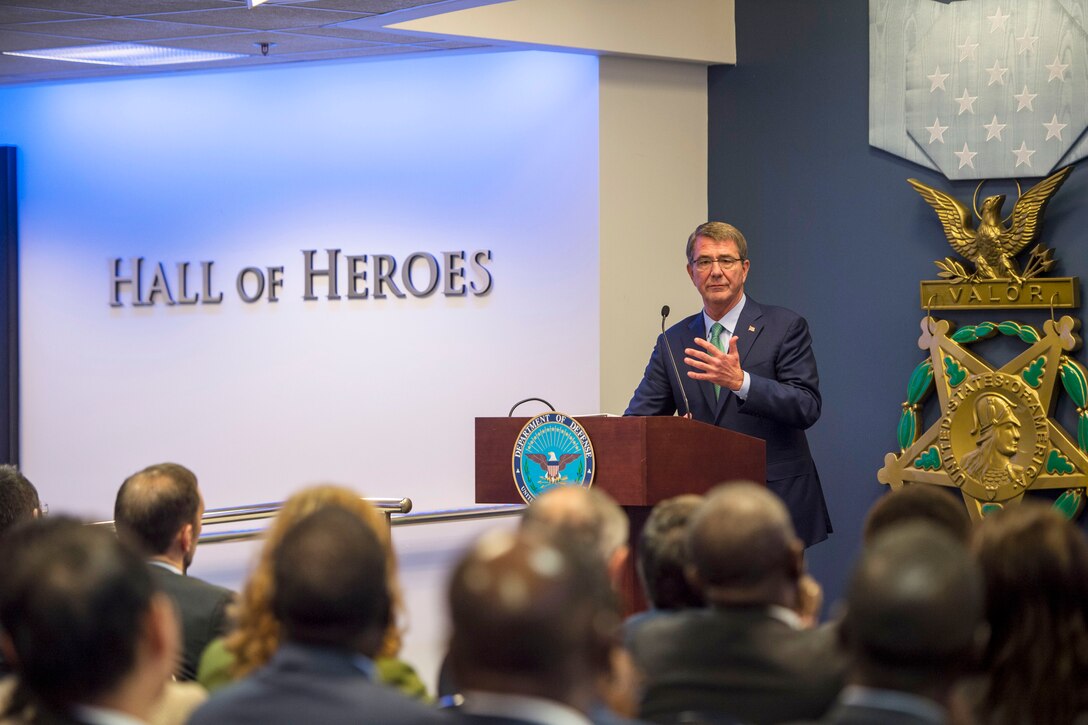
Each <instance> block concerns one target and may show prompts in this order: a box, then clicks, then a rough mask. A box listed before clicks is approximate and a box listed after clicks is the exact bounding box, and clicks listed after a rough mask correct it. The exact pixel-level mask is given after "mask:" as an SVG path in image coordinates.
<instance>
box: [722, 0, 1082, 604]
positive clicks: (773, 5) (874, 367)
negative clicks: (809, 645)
mask: <svg viewBox="0 0 1088 725" xmlns="http://www.w3.org/2000/svg"><path fill="white" fill-rule="evenodd" d="M736 22H737V65H736V66H735V67H715V68H711V70H710V74H709V93H710V99H709V100H710V178H709V190H708V195H709V196H708V200H709V210H710V218H712V219H720V220H724V221H729V222H732V223H734V224H736V225H737V226H738V227H739V228H740V229H741V230H742V231H743V232H744V234H745V236H746V237H747V238H748V242H749V245H750V253H751V258H752V270H751V273H750V275H749V278H748V286H747V289H748V292H749V294H751V295H752V296H753V297H754V298H756V299H759V300H760V301H762V302H768V303H771V304H780V305H784V306H786V307H790V308H792V309H795V310H797V311H799V312H801V313H802V314H804V315H805V316H806V317H807V318H808V320H809V323H810V324H811V327H812V335H813V339H814V346H815V351H816V356H817V360H818V362H819V365H820V377H821V385H820V387H821V390H822V392H823V396H824V407H823V416H822V418H821V419H820V421H819V422H818V423H817V424H816V426H815V427H813V428H812V430H811V431H810V432H809V440H810V442H811V444H812V447H813V454H814V455H815V457H816V463H817V466H818V467H819V469H820V474H821V476H822V478H823V481H824V491H825V493H826V495H827V498H828V504H829V506H830V508H831V516H832V521H833V523H834V525H835V534H833V535H832V537H831V539H830V540H829V541H827V542H825V543H823V544H820V545H818V546H816V547H815V548H814V549H812V550H811V552H810V554H809V565H810V568H811V569H812V571H813V572H814V574H815V575H816V576H817V578H818V579H820V580H821V581H822V582H823V584H824V586H825V589H826V591H827V594H828V598H829V600H834V599H836V598H838V596H839V594H840V593H841V591H842V588H843V583H844V580H845V577H846V576H847V574H848V570H849V566H850V564H851V563H852V561H853V559H854V557H855V554H856V552H857V549H858V545H859V532H860V527H861V522H862V519H863V517H864V515H865V512H866V511H867V510H868V508H869V507H870V505H871V504H872V503H873V501H875V500H876V499H877V497H879V496H880V495H882V494H883V493H884V491H885V490H886V488H887V487H885V486H883V485H882V484H880V483H878V482H877V480H876V471H877V470H878V469H879V468H880V467H881V465H882V462H883V458H884V454H885V453H887V452H889V451H893V450H895V451H897V450H898V448H897V445H896V437H895V431H896V424H897V422H898V416H899V412H900V404H901V403H902V402H903V401H904V400H905V398H906V389H907V380H908V378H909V377H910V373H911V371H912V370H913V368H914V366H915V365H917V364H918V363H919V362H920V361H921V360H922V359H923V353H922V351H921V350H919V349H918V347H917V339H918V335H919V321H920V320H921V318H922V315H923V312H922V310H921V309H920V307H919V292H918V282H919V280H922V279H936V272H937V270H936V268H935V267H934V266H933V260H936V259H942V258H944V257H946V256H951V250H950V249H949V247H948V245H947V243H946V242H945V241H944V237H943V234H942V233H941V231H940V228H939V226H938V223H937V219H936V215H935V214H934V213H933V211H932V210H931V209H930V208H929V207H928V206H927V205H926V204H925V203H924V202H923V201H922V200H921V197H919V196H918V194H917V193H916V192H915V191H914V190H913V189H911V188H910V187H909V186H908V185H907V183H906V179H907V178H908V177H914V178H918V179H920V180H921V181H922V182H924V183H927V184H929V185H931V186H936V187H938V188H942V189H947V190H951V191H952V192H953V193H955V194H956V195H957V196H958V197H959V198H960V199H963V200H967V199H970V197H971V194H972V193H973V192H974V189H975V186H976V184H975V182H960V183H957V184H951V183H950V182H948V181H947V180H945V179H944V177H943V176H941V175H940V174H938V173H936V172H932V171H929V170H927V169H923V168H921V167H919V166H915V165H914V164H911V163H909V162H907V161H905V160H903V159H900V158H897V157H894V156H891V155H890V154H887V153H884V152H882V151H878V150H876V149H874V148H871V147H870V146H869V143H868V103H869V98H868V95H869V94H868V75H869V66H868V53H869V48H868V42H869V40H868V3H867V2H866V1H865V0H835V1H834V2H831V1H826V0H825V1H822V2H813V0H736ZM1035 181H1037V179H1030V180H1028V183H1027V184H1025V188H1026V187H1027V186H1028V185H1030V184H1031V183H1034V182H1035ZM1006 186H1007V185H1006V184H996V185H995V186H994V187H992V188H991V187H990V186H989V185H987V188H986V189H985V191H984V193H987V194H988V193H1000V192H1006V191H1010V190H1011V193H1012V194H1013V195H1015V187H1011V189H1009V188H1006ZM1086 192H1088V169H1083V168H1082V169H1077V170H1076V171H1075V172H1074V173H1073V175H1072V177H1070V180H1069V181H1068V182H1067V183H1066V184H1065V186H1064V187H1063V188H1062V189H1061V190H1060V191H1059V192H1058V194H1057V196H1056V197H1054V201H1053V202H1052V203H1051V204H1050V206H1049V207H1048V209H1047V214H1046V221H1045V224H1044V227H1043V232H1042V235H1043V236H1042V240H1043V241H1044V242H1045V243H1047V244H1048V246H1050V247H1052V248H1054V249H1055V253H1056V257H1057V258H1058V266H1057V268H1056V269H1054V270H1052V272H1051V274H1054V275H1070V276H1080V277H1082V278H1088V254H1086V252H1088V239H1085V238H1084V234H1083V230H1084V229H1085V228H1086V227H1088V204H1086V203H1085V202H1086V201H1088V193H1086ZM1012 198H1013V199H1015V196H1013V197H1012ZM1010 209H1011V201H1010V202H1008V203H1007V205H1006V212H1008V211H1009V210H1010ZM1074 314H1075V315H1077V316H1079V314H1080V313H1079V311H1078V312H1076V313H1074ZM937 316H942V317H946V318H947V319H950V320H952V321H953V322H954V323H955V324H967V323H971V322H978V321H980V320H982V319H998V320H1001V319H1015V320H1019V321H1023V322H1029V323H1032V324H1036V325H1041V322H1042V320H1043V319H1044V318H1045V317H1046V316H1048V315H1042V314H1035V313H1023V312H1021V313H1017V312H1009V311H993V312H987V313H975V314H965V313H959V312H946V313H937ZM1039 329H1040V331H1041V327H1040V328H1039ZM973 349H974V350H976V351H977V352H979V353H981V354H982V355H984V356H986V357H988V358H990V359H992V360H995V361H999V362H1003V361H1004V360H1005V359H1007V358H1009V357H1011V356H1012V354H1013V353H1015V352H1019V351H1020V350H1022V349H1023V347H1022V346H1020V343H1016V344H1015V345H1014V344H1013V343H1012V342H1010V341H1008V340H1004V339H1002V340H996V341H993V342H992V343H991V342H987V343H980V345H979V346H976V347H975V348H973ZM1076 357H1077V358H1078V359H1079V360H1081V362H1082V363H1083V362H1084V351H1083V350H1081V351H1078V352H1077V353H1076ZM1063 397H1064V396H1063ZM1067 403H1068V401H1067V400H1063V402H1062V405H1061V407H1060V409H1059V417H1061V418H1063V419H1066V420H1068V419H1069V417H1070V413H1071V410H1070V408H1069V406H1068V405H1067ZM930 415H931V416H932V413H931V414H930ZM1067 427H1068V426H1067Z"/></svg>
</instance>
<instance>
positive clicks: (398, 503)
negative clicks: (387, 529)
mask: <svg viewBox="0 0 1088 725" xmlns="http://www.w3.org/2000/svg"><path fill="white" fill-rule="evenodd" d="M361 498H362V499H363V500H364V501H367V502H368V503H370V505H372V506H373V507H374V508H376V509H378V510H379V511H381V512H383V513H385V514H386V515H387V516H388V515H391V514H406V513H408V512H409V511H411V510H412V499H410V498H366V497H361ZM283 504H284V502H283V501H279V502H276V503H254V504H248V505H245V506H230V507H228V508H218V509H208V510H207V511H205V512H204V517H203V518H202V519H201V520H200V521H201V523H202V525H204V526H214V525H216V524H234V523H238V522H240V521H256V520H258V519H270V518H272V517H274V516H275V515H276V514H277V513H279V511H280V509H281V508H283ZM113 523H114V522H113V521H112V520H110V521H95V522H94V523H93V524H92V526H113ZM228 533H229V532H228ZM209 536H211V535H209ZM200 540H201V541H204V537H203V536H201V537H200Z"/></svg>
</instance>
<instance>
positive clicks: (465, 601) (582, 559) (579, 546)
mask: <svg viewBox="0 0 1088 725" xmlns="http://www.w3.org/2000/svg"><path fill="white" fill-rule="evenodd" d="M43 510H47V509H44V506H43V504H42V503H41V502H40V500H39V497H38V493H37V491H36V490H35V488H34V486H33V485H31V483H30V482H29V481H28V480H27V479H26V478H25V476H23V475H22V474H21V473H20V472H19V471H18V470H17V469H15V468H13V467H11V466H0V675H2V676H3V679H0V723H5V724H7V723H13V724H14V723H52V724H57V725H63V724H65V723H70V724H82V725H126V724H127V725H132V724H133V723H155V724H156V725H174V724H180V723H186V722H189V723H194V724H195V725H216V724H219V723H239V724H243V723H254V724H257V723H261V724H272V725H275V724H278V723H306V724H310V723H313V724H315V725H317V724H321V725H324V724H326V723H328V724H337V723H345V724H346V723H382V724H387V725H400V724H402V723H403V724H410V723H420V724H421V725H426V724H427V723H443V722H445V723H478V724H480V725H484V724H491V725H504V724H505V725H534V724H535V725H589V724H590V723H593V724H595V725H621V724H622V723H636V722H649V723H660V724H662V725H680V724H681V723H686V724H689V725H699V724H704V725H727V724H728V725H732V724H734V723H738V724H739V723H756V724H761V723H788V722H820V723H841V724H847V723H892V724H897V723H902V724H910V723H917V724H919V725H923V724H927V723H953V724H963V725H970V724H973V723H995V724H998V725H1006V724H1007V725H1021V724H1023V723H1054V724H1058V725H1073V724H1074V723H1088V540H1086V539H1085V537H1084V535H1083V533H1082V532H1081V531H1080V530H1079V529H1077V528H1076V526H1075V525H1073V524H1072V523H1071V522H1070V521H1069V520H1068V519H1067V518H1065V517H1064V516H1062V515H1060V514H1058V513H1056V512H1054V511H1053V510H1052V509H1050V508H1048V507H1046V506H1043V505H1040V504H1034V503H1030V502H1025V503H1022V504H1020V505H1017V506H1010V507H1008V508H1007V509H1006V510H1002V511H998V512H996V513H994V514H991V515H989V516H987V517H986V518H985V519H983V520H982V521H980V522H978V523H976V524H972V522H971V520H970V519H969V517H968V516H967V513H966V512H965V510H964V507H963V504H962V503H961V502H959V500H958V499H957V498H955V497H954V496H952V495H949V492H947V491H945V490H942V489H938V488H933V487H923V486H909V487H904V488H902V489H899V490H897V491H892V492H890V493H888V494H887V495H885V496H883V497H882V498H881V499H880V500H879V501H878V502H877V504H876V505H875V506H874V507H873V509H872V510H871V511H870V513H869V515H868V517H867V519H866V521H865V526H864V531H863V545H862V549H861V551H860V552H858V553H857V555H856V559H855V562H854V565H853V569H852V574H851V576H850V580H849V583H848V586H847V590H846V594H845V597H844V599H843V601H841V602H835V603H833V606H832V607H831V611H832V613H833V615H832V617H831V618H830V620H829V621H827V622H821V621H820V613H821V610H822V596H821V591H820V586H819V584H818V583H816V582H815V581H814V580H813V579H812V577H811V576H809V575H808V574H806V572H805V560H804V548H803V545H802V543H801V541H800V540H799V539H798V538H797V536H796V534H795V532H794V530H793V526H792V524H791V522H790V517H789V514H788V512H787V511H786V509H785V507H784V506H783V504H782V502H781V501H780V500H779V499H778V498H776V497H775V495H774V494H773V493H771V492H769V491H768V490H767V489H766V488H764V487H762V486H758V485H755V484H752V483H744V482H732V483H729V484H726V485H723V486H720V487H718V488H717V489H715V490H713V491H711V492H710V493H708V494H707V495H706V496H696V495H686V496H680V497H677V498H674V499H670V500H668V501H664V502H662V503H661V504H659V505H658V506H656V507H655V508H654V509H653V510H652V511H651V512H650V513H649V517H648V519H647V520H646V522H645V525H644V527H643V528H642V531H641V534H640V535H639V537H638V542H637V546H636V551H635V552H634V553H633V555H634V556H635V557H636V564H637V570H638V576H639V579H640V583H641V585H642V587H643V590H644V592H645V596H646V598H647V600H648V601H649V603H650V608H649V609H648V610H647V611H644V612H640V613H638V614H635V615H632V616H630V617H628V618H627V619H626V620H623V619H622V618H621V615H620V613H621V609H620V604H619V596H618V592H619V590H620V587H621V582H622V581H623V578H624V575H625V572H626V571H627V566H628V558H629V557H630V556H632V552H630V551H629V547H628V541H629V522H628V517H627V514H626V513H625V512H624V511H623V510H622V509H621V508H620V507H619V506H617V505H616V504H615V503H614V502H613V501H612V500H611V499H609V497H608V496H607V495H606V494H604V493H602V492H600V491H597V490H587V489H582V488H562V487H560V488H556V489H555V490H553V491H549V492H548V493H546V494H545V495H543V496H542V497H540V498H539V499H538V500H537V501H536V502H534V503H533V504H532V505H531V506H529V507H528V508H527V509H526V510H525V513H524V515H523V517H522V520H521V522H520V524H519V526H518V527H517V529H516V530H513V531H511V530H508V529H506V528H500V529H499V530H496V531H493V532H491V533H489V534H486V535H485V536H483V537H482V538H480V539H479V540H478V541H477V542H475V543H474V544H473V545H472V546H471V547H470V548H469V549H468V550H467V551H466V552H464V554H463V556H462V557H461V558H460V560H459V562H458V563H457V564H456V566H455V568H454V570H453V571H452V573H451V574H450V577H449V585H448V600H447V605H448V614H449V621H450V637H449V649H448V652H447V653H446V657H445V660H444V662H443V665H442V668H441V672H440V673H438V678H437V681H438V688H437V692H436V693H435V696H434V697H432V695H431V694H430V693H429V692H428V689H427V687H426V686H425V685H424V682H423V679H422V678H421V677H420V676H419V674H418V673H417V672H416V671H415V670H414V669H413V667H412V666H411V665H410V664H409V663H407V662H405V661H403V660H402V659H400V648H401V640H402V636H403V631H402V622H403V621H404V611H405V602H404V600H403V595H402V592H401V589H400V586H399V584H398V577H397V566H396V559H395V556H394V551H393V546H392V542H391V537H390V530H389V526H388V522H387V520H386V518H385V516H384V515H383V514H381V513H380V512H379V511H377V510H376V509H375V508H373V507H372V506H371V505H370V504H369V503H367V502H366V501H364V500H362V499H361V498H360V494H359V493H358V492H355V491H351V490H348V489H345V488H340V487H336V486H316V487H312V488H307V489H305V490H302V491H300V492H299V493H297V494H296V495H294V496H293V497H291V498H290V499H289V500H288V501H287V502H286V503H285V505H284V506H283V508H282V510H281V511H280V512H279V514H278V515H277V516H276V518H275V519H274V520H273V522H272V524H271V525H270V526H269V529H268V531H267V535H266V538H265V542H264V545H263V548H262V550H261V553H260V556H259V559H258V561H257V562H256V564H255V566H254V568H253V570H252V572H251V573H250V575H249V578H248V580H247V581H246V582H245V585H244V587H243V588H242V590H241V591H240V593H238V594H237V595H236V594H235V593H234V592H231V591H230V590H228V589H224V588H222V587H218V586H215V585H212V584H209V583H207V582H204V581H201V580H200V579H198V578H196V577H193V576H190V575H188V569H189V566H190V565H191V564H192V561H193V556H194V553H195V552H196V547H197V542H198V540H199V538H200V533H201V519H202V516H203V513H204V501H203V497H202V495H201V492H200V489H199V486H198V484H197V480H196V477H195V476H194V475H193V473H192V472H191V471H189V470H188V469H187V468H185V467H183V466H180V465H177V464H172V463H165V464H159V465H154V466H150V467H148V468H146V469H144V470H142V471H140V472H138V473H135V474H133V475H132V476H130V477H129V478H128V479H127V480H125V481H124V483H123V484H122V486H121V488H120V490H119V491H118V494H117V498H116V502H115V508H114V519H115V527H116V535H115V534H114V533H113V532H112V531H110V530H109V529H108V528H106V527H102V526H88V525H86V523H84V522H82V521H79V520H76V519H73V518H69V517H63V516H51V517H46V516H44V515H43Z"/></svg>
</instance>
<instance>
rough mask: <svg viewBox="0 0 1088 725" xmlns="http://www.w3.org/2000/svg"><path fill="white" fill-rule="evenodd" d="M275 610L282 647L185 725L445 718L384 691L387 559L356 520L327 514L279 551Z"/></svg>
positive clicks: (401, 724) (361, 723)
mask: <svg viewBox="0 0 1088 725" xmlns="http://www.w3.org/2000/svg"><path fill="white" fill-rule="evenodd" d="M272 576H273V581H274V588H273V592H274V593H273V595H272V608H273V610H274V611H275V613H276V618H277V619H278V620H279V621H280V622H281V624H282V628H283V629H282V637H281V640H280V646H279V648H278V649H277V650H276V653H275V654H274V655H273V656H272V659H271V660H270V661H269V663H268V664H267V665H265V666H264V667H263V668H262V669H259V670H257V671H256V672H254V673H253V674H252V675H250V676H249V677H247V678H246V679H243V680H241V681H239V682H237V683H235V684H233V685H230V686H228V687H226V688H224V689H222V690H219V691H217V692H216V693H215V694H214V695H213V696H212V698H211V699H210V700H209V701H208V702H207V703H205V705H204V706H203V707H201V708H200V709H199V710H197V712H196V713H195V714H194V715H193V718H192V719H191V720H190V721H189V722H190V725H214V724H215V723H231V724H232V725H240V724H243V723H253V724H254V725H258V723H259V724H260V725H279V724H281V723H282V724H283V725H289V724H290V725H295V724H297V723H314V724H315V725H317V724H318V723H320V725H349V724H351V725H366V724H367V723H374V724H375V725H378V724H380V725H412V724H418V725H427V724H428V723H441V722H446V718H445V717H443V716H442V715H440V714H439V713H437V712H435V711H434V710H431V709H430V708H428V707H426V706H424V705H422V704H420V703H419V702H417V701H415V700H410V699H408V698H407V697H405V696H404V695H401V694H400V693H399V692H397V691H396V690H394V689H392V688H390V687H386V686H385V685H382V684H380V682H379V681H378V676H377V669H376V666H375V664H374V657H375V655H376V654H377V652H378V650H379V649H380V647H381V644H382V640H383V638H384V637H385V633H386V630H387V628H388V625H389V618H390V616H391V607H392V604H391V597H390V593H389V586H388V581H389V580H388V578H387V576H386V553H385V548H384V547H383V545H382V543H381V541H379V539H378V537H377V535H376V534H375V533H374V531H373V530H372V529H370V528H369V527H368V526H367V525H366V524H365V523H363V522H362V521H361V520H360V519H359V517H358V516H357V515H356V514H352V513H349V512H347V511H345V510H344V509H342V508H339V507H337V506H325V507H323V508H319V509H318V510H317V511H315V512H314V513H312V514H310V515H309V516H307V517H305V518H303V519H302V520H301V521H299V522H298V523H297V524H296V525H295V526H294V527H293V528H292V529H291V530H290V531H288V532H287V533H286V534H285V535H284V537H283V540H282V541H281V542H280V546H279V549H278V550H277V552H276V557H275V562H274V564H273V574H272Z"/></svg>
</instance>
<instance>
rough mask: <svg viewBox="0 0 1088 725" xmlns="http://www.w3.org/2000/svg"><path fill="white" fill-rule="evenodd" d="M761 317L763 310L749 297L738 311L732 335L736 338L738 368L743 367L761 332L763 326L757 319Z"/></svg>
mask: <svg viewBox="0 0 1088 725" xmlns="http://www.w3.org/2000/svg"><path fill="white" fill-rule="evenodd" d="M761 317H763V308H762V307H760V306H759V303H758V302H756V301H755V300H753V299H752V298H751V297H749V298H747V299H746V300H745V301H744V309H743V310H741V311H740V318H738V319H737V329H735V330H733V334H734V335H735V336H736V338H737V354H738V355H739V356H740V366H741V368H743V367H744V360H745V358H747V357H748V353H749V352H751V350H752V345H753V344H754V343H755V341H756V338H757V337H759V333H760V332H762V331H763V325H762V323H760V321H759V318H761Z"/></svg>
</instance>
